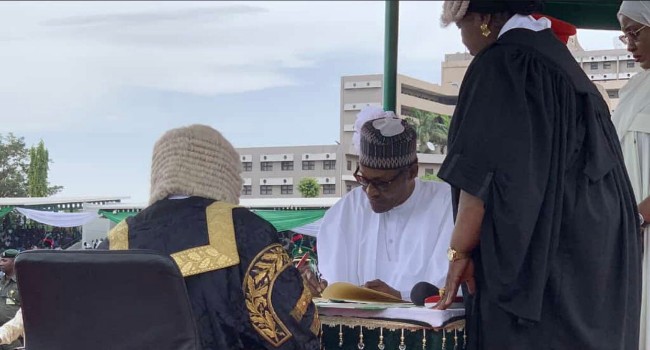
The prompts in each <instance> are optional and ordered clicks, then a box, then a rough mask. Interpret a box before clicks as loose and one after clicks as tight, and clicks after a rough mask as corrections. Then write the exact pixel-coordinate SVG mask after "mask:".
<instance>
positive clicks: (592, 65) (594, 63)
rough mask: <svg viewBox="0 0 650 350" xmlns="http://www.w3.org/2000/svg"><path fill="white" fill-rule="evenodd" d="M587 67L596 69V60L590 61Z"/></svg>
mask: <svg viewBox="0 0 650 350" xmlns="http://www.w3.org/2000/svg"><path fill="white" fill-rule="evenodd" d="M589 69H591V70H596V69H598V62H591V63H590V64H589Z"/></svg>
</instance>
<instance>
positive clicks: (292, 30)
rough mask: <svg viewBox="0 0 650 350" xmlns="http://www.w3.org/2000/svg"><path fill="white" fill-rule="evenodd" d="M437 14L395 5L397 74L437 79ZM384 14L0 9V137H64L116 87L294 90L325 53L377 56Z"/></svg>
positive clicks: (226, 7)
mask: <svg viewBox="0 0 650 350" xmlns="http://www.w3.org/2000/svg"><path fill="white" fill-rule="evenodd" d="M439 5H440V4H439V3H436V2H433V3H431V2H413V3H409V2H405V3H403V5H402V16H401V17H402V23H401V30H402V35H401V40H402V41H401V43H400V62H401V65H404V64H409V63H412V62H417V61H420V62H427V61H430V62H431V64H432V69H436V70H438V69H439V62H440V60H441V57H442V54H441V53H442V52H445V51H448V50H449V49H450V48H453V47H460V46H459V45H460V41H459V40H454V37H455V36H456V37H457V33H455V31H454V32H446V33H445V35H440V33H442V29H440V28H439V26H438V24H437V23H438V17H439V9H438V7H439ZM383 11H384V4H383V3H381V2H241V3H232V2H224V3H220V2H104V3H99V2H93V3H85V2H65V3H60V2H42V3H41V2H33V3H30V2H26V3H17V2H10V3H0V20H1V21H2V22H3V23H4V26H5V27H6V28H7V31H6V32H5V33H3V37H2V38H0V40H2V41H3V50H2V51H1V52H0V76H2V77H3V78H2V79H0V104H1V105H3V107H4V108H3V111H2V112H0V113H1V114H0V120H1V121H2V123H1V124H0V125H1V126H0V131H6V130H14V131H20V130H38V129H47V130H58V129H65V128H66V127H67V126H68V125H70V124H71V123H75V118H78V110H80V109H82V110H83V109H91V107H92V106H93V104H94V103H96V101H98V100H100V99H102V98H105V97H106V96H108V95H111V94H113V93H115V92H116V91H119V90H120V89H121V88H123V87H129V86H132V87H146V88H153V89H160V90H168V91H175V92H183V93H190V94H199V95H215V94H223V93H238V92H247V91H255V90H261V89H266V88H272V87H282V86H291V85H297V84H301V83H303V82H304V81H303V79H301V78H300V77H298V78H296V76H295V74H291V72H292V71H291V70H292V69H295V68H304V67H314V66H317V65H318V64H319V60H320V58H321V57H322V56H323V55H329V56H336V55H341V56H343V57H351V58H354V57H355V56H359V57H361V56H366V55H368V54H370V55H374V56H375V57H378V59H381V54H382V50H383V25H384V17H383V16H384V13H383ZM362 73H366V72H362ZM88 118H89V119H92V116H90V117H88ZM84 122H89V120H85V121H84Z"/></svg>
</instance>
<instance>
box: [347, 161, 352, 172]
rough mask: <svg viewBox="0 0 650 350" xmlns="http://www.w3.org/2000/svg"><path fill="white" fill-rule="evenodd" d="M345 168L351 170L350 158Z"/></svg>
mask: <svg viewBox="0 0 650 350" xmlns="http://www.w3.org/2000/svg"><path fill="white" fill-rule="evenodd" d="M347 169H348V170H352V161H351V160H348V167H347Z"/></svg>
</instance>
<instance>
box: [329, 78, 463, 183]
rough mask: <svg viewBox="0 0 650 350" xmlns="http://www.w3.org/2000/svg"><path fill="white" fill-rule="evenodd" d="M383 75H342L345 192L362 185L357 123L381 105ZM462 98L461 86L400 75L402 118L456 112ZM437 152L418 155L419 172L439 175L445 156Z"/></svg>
mask: <svg viewBox="0 0 650 350" xmlns="http://www.w3.org/2000/svg"><path fill="white" fill-rule="evenodd" d="M382 84H383V75H381V74H373V75H355V76H345V77H342V78H341V102H340V105H341V106H340V108H341V109H340V113H341V120H340V137H339V139H340V142H341V159H343V160H344V161H343V164H344V168H343V169H342V171H341V182H342V184H343V186H344V190H345V192H344V193H347V192H349V191H350V190H351V189H353V188H354V187H356V186H358V184H357V182H356V181H355V179H354V176H353V174H354V171H355V170H356V168H357V165H358V158H359V157H358V155H357V152H356V150H355V148H354V145H353V144H352V135H354V122H355V120H356V117H357V114H358V113H359V112H360V111H361V110H362V109H363V108H365V107H367V106H373V105H374V106H381V105H382V100H383V85H382ZM457 101H458V87H457V86H441V85H437V84H432V83H429V82H426V81H423V80H418V79H415V78H411V77H408V76H405V75H398V76H397V99H396V106H397V108H396V109H397V111H396V114H397V115H398V116H400V117H406V116H411V115H412V114H413V112H414V111H416V110H418V109H419V110H423V111H427V112H433V113H437V114H445V115H452V114H453V113H454V106H455V105H456V102H457ZM434 152H437V154H418V160H419V163H420V164H419V165H420V173H419V175H420V176H422V175H425V174H429V175H433V174H437V172H438V169H439V168H440V165H441V164H442V161H443V160H444V155H442V154H439V153H440V152H439V150H434Z"/></svg>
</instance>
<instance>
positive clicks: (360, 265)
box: [310, 107, 453, 300]
mask: <svg viewBox="0 0 650 350" xmlns="http://www.w3.org/2000/svg"><path fill="white" fill-rule="evenodd" d="M356 130H357V133H356V134H355V136H354V142H355V146H357V148H358V152H359V166H358V169H357V170H356V171H355V173H354V175H355V177H356V180H357V181H358V182H359V183H360V184H361V186H359V187H357V188H356V189H354V190H353V191H351V192H350V193H348V194H347V195H346V196H345V197H343V198H342V199H341V200H340V201H339V202H337V203H336V205H334V206H333V207H332V208H330V209H329V210H328V211H327V213H326V214H325V217H324V218H323V223H322V225H321V228H320V231H319V233H318V268H319V270H320V272H321V273H322V275H323V278H324V279H325V280H326V281H327V282H329V283H333V282H348V283H353V284H356V285H362V286H365V287H367V288H370V289H374V290H377V291H380V292H385V293H388V294H391V295H393V296H395V297H398V298H401V299H405V300H408V299H409V294H410V291H411V288H413V286H414V285H415V284H416V283H418V282H420V281H426V282H429V283H431V284H434V285H436V286H439V287H442V286H443V284H444V281H445V276H446V270H447V266H448V261H447V256H446V251H447V248H448V247H449V240H450V237H451V230H452V228H453V220H452V207H451V195H450V192H451V191H450V188H449V186H448V185H446V184H444V183H441V182H428V181H427V182H425V181H420V180H419V179H418V178H417V173H418V160H417V151H416V145H417V141H416V132H415V129H414V128H413V127H412V126H411V125H409V124H408V123H407V122H406V121H404V120H402V119H399V118H397V117H396V116H395V114H394V113H393V112H384V111H383V110H381V109H379V108H377V107H369V108H367V109H365V110H364V111H362V112H361V113H359V116H358V119H357V122H356ZM359 146H360V147H359ZM325 284H326V283H322V284H321V285H314V283H313V279H312V280H311V283H310V285H311V286H312V287H313V288H315V289H319V288H320V289H322V288H323V287H324V286H325Z"/></svg>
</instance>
